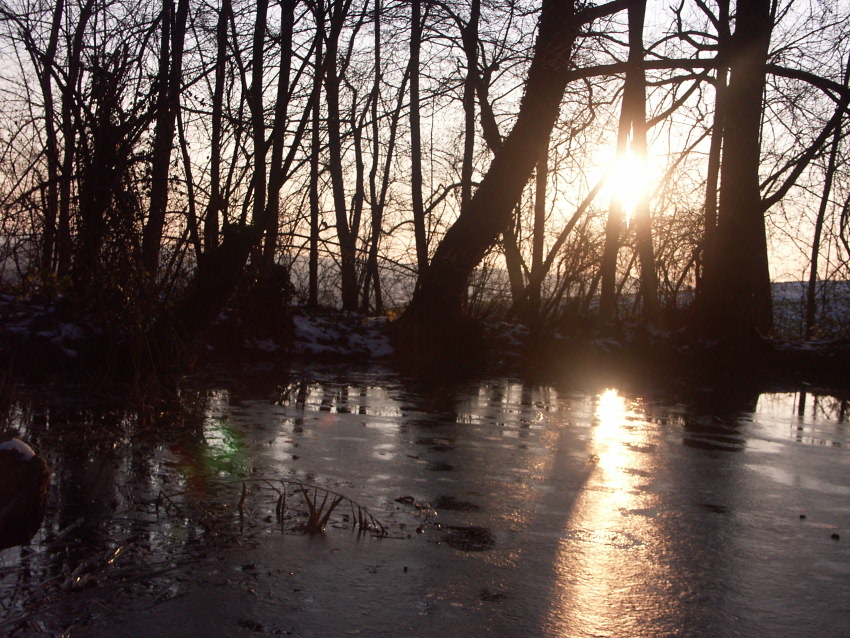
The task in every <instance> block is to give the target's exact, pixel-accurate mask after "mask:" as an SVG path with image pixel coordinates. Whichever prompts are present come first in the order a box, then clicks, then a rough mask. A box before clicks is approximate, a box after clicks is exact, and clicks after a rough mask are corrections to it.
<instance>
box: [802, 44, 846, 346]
mask: <svg viewBox="0 0 850 638" xmlns="http://www.w3.org/2000/svg"><path fill="white" fill-rule="evenodd" d="M848 85H850V58H848V59H847V67H846V68H845V69H844V86H845V87H846V86H848ZM840 142H841V121H840V120H839V122H838V124H837V125H836V127H835V131H834V133H833V135H832V145H831V146H830V149H829V158H828V159H827V163H826V174H825V176H824V182H823V192H822V193H821V198H820V206H819V207H818V215H817V218H816V219H815V233H814V237H813V238H812V253H811V254H812V257H811V264H810V267H809V283H808V285H807V287H806V323H805V336H806V338H807V339H811V338H812V336H813V335H814V332H815V319H816V315H817V303H816V292H817V282H818V257H819V255H820V242H821V234H822V233H823V223H824V219H825V218H826V209H827V207H828V206H829V195H830V193H831V192H832V181H833V179H834V178H835V167H836V163H837V159H838V145H839V143H840Z"/></svg>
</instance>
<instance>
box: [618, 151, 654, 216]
mask: <svg viewBox="0 0 850 638" xmlns="http://www.w3.org/2000/svg"><path fill="white" fill-rule="evenodd" d="M648 179H649V171H648V170H647V165H646V161H644V160H641V159H640V158H638V157H637V156H636V155H635V154H634V153H633V152H632V150H631V149H628V150H627V151H626V152H625V154H623V155H622V156H621V157H620V158H619V159H617V161H616V163H615V164H614V172H613V174H612V176H611V182H610V183H611V189H612V194H613V196H614V197H617V198H619V199H620V201H621V202H622V205H623V213H624V214H625V215H626V221H627V223H630V222H631V219H632V217H633V216H634V214H635V210H636V209H637V205H638V202H639V201H640V198H641V197H642V196H643V195H644V193H646V192H647V190H648V184H647V181H648Z"/></svg>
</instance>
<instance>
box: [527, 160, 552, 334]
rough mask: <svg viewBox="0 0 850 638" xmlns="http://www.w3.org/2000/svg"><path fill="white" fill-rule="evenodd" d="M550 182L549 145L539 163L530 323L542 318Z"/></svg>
mask: <svg viewBox="0 0 850 638" xmlns="http://www.w3.org/2000/svg"><path fill="white" fill-rule="evenodd" d="M548 181H549V146H548V145H547V146H546V148H545V149H544V151H543V153H542V154H541V157H540V161H538V162H537V176H536V180H535V191H534V235H533V236H532V239H531V276H530V277H529V278H528V279H529V280H528V286H529V289H528V316H527V319H528V320H529V321H532V322H533V321H536V320H538V319H539V318H540V290H541V288H542V284H543V277H542V276H541V272H540V271H541V270H542V269H543V250H544V248H545V245H544V244H545V241H544V240H545V232H546V186H547V182H548Z"/></svg>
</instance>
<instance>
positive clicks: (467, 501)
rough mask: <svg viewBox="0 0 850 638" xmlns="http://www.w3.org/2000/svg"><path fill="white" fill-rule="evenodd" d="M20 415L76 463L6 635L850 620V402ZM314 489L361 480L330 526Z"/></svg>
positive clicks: (444, 393) (594, 630)
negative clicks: (308, 526)
mask: <svg viewBox="0 0 850 638" xmlns="http://www.w3.org/2000/svg"><path fill="white" fill-rule="evenodd" d="M10 419H11V420H12V421H13V422H14V423H13V424H15V425H17V426H18V427H19V428H20V429H21V430H22V433H23V435H24V436H26V437H28V438H29V440H30V441H31V442H32V443H33V445H34V446H35V447H37V448H38V449H39V451H40V452H41V454H42V455H43V456H44V457H45V458H46V459H47V460H48V462H49V463H50V465H51V467H52V469H53V479H52V483H51V492H50V497H49V503H48V513H47V516H46V518H45V522H44V525H43V527H42V529H41V531H40V532H39V533H38V535H37V536H36V537H35V538H34V539H33V541H32V544H31V545H29V546H25V547H18V548H12V549H8V550H5V551H3V552H2V553H0V601H2V606H0V635H3V636H6V635H8V636H30V635H32V636H41V635H55V636H60V635H61V636H71V637H74V636H93V637H104V638H106V637H109V638H113V637H114V638H118V637H122V636H126V637H147V636H169V637H175V638H176V637H181V636H212V637H217V636H222V637H224V636H228V637H229V636H262V635H283V636H297V637H304V638H307V637H315V638H324V637H335V636H358V635H359V636H388V637H389V636H393V637H403V636H435V637H438V636H439V637H444V636H449V637H450V636H460V637H463V638H474V637H477V636H505V637H511V638H513V637H515V636H541V637H550V636H551V637H555V636H558V637H567V638H569V637H576V638H579V637H581V638H583V637H597V636H610V637H622V638H626V637H629V638H634V637H641V636H647V637H650V636H651V637H658V636H705V637H718V636H769V637H794V636H800V637H833V636H834V637H847V636H850V447H848V446H850V436H848V423H847V417H846V402H842V401H841V400H839V399H837V398H835V397H831V396H825V395H817V394H810V393H801V392H794V393H773V394H761V395H758V394H753V395H746V394H744V395H743V396H741V395H738V396H735V397H734V398H733V397H732V396H731V395H729V394H727V393H722V392H705V393H703V394H702V395H701V398H700V399H699V400H698V401H689V402H687V403H683V402H672V401H669V400H661V399H653V398H652V397H649V396H643V397H640V396H631V395H629V394H627V393H626V392H624V391H622V390H620V389H618V388H616V387H609V388H604V387H602V388H598V389H595V390H592V391H571V390H568V389H564V388H558V387H555V386H540V385H529V384H523V383H521V382H518V381H512V380H508V379H500V378H495V379H489V380H486V381H483V382H476V383H465V384H461V385H448V384H447V385H445V386H442V387H435V386H423V385H420V384H416V383H412V382H407V381H405V380H403V379H401V378H399V377H397V376H395V375H393V374H392V373H389V372H385V371H377V372H376V371H374V370H373V371H359V372H358V371H355V370H351V369H349V368H337V369H333V368H330V369H323V370H308V371H295V372H292V373H287V374H278V373H273V372H270V373H267V374H256V375H254V376H250V377H244V378H241V379H240V380H239V382H238V383H237V382H221V383H218V384H213V385H212V386H208V387H194V388H187V389H185V391H184V393H183V397H182V401H181V404H180V405H179V406H175V408H174V409H173V410H170V411H167V412H162V413H156V414H153V415H150V414H149V415H147V416H146V417H140V416H138V415H134V414H129V413H127V412H124V411H121V410H114V409H108V408H92V407H88V406H85V405H84V403H83V402H81V401H76V402H74V401H70V402H69V401H60V400H59V399H58V398H55V399H51V400H43V401H41V402H39V401H37V400H31V401H30V402H29V403H22V404H21V405H19V406H17V407H16V408H15V410H13V413H12V414H11V415H10ZM301 484H308V485H311V486H318V487H319V488H324V489H328V490H332V491H333V492H335V493H338V494H341V495H344V496H345V497H346V500H345V501H343V502H341V503H340V505H339V506H338V507H337V508H336V509H335V510H334V511H333V512H332V513H331V516H330V518H329V520H328V526H327V529H326V531H325V533H324V534H318V535H309V534H305V533H303V532H302V531H299V530H300V529H303V526H304V525H303V524H304V521H306V520H307V518H308V514H309V511H308V506H307V504H306V501H305V499H304V496H303V494H302V493H301V492H298V491H297V490H299V489H300V487H299V485H301ZM243 486H244V487H243ZM281 493H284V494H285V498H284V499H281V498H280V494H281ZM308 493H309V494H313V495H314V497H315V496H316V495H318V498H319V500H321V498H322V495H323V494H324V493H325V492H324V491H321V492H320V491H312V492H308ZM332 498H333V497H332ZM348 499H350V500H348ZM284 501H285V502H284ZM355 503H356V504H357V505H359V506H361V508H366V509H367V510H368V511H369V512H371V513H372V514H373V515H374V517H375V518H376V519H377V520H378V521H380V522H381V523H382V524H383V526H384V528H385V531H386V535H385V536H383V537H382V536H380V535H379V534H377V533H375V531H374V530H372V531H370V530H367V531H358V530H356V529H352V528H353V527H355V525H354V520H353V519H354V518H356V517H357V509H356V506H357V505H355ZM327 504H328V503H327V502H326V503H325V505H326V507H327ZM320 505H321V503H314V507H319V506H320ZM325 511H327V510H325ZM362 511H365V510H362ZM279 513H280V514H282V520H278V514H279Z"/></svg>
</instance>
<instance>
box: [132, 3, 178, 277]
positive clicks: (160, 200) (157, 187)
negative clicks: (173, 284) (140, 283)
mask: <svg viewBox="0 0 850 638" xmlns="http://www.w3.org/2000/svg"><path fill="white" fill-rule="evenodd" d="M172 14H173V18H172ZM188 16H189V0H179V2H178V4H177V11H176V13H174V2H173V0H165V1H164V2H163V10H162V48H161V50H160V71H159V78H158V80H157V82H158V84H159V87H158V88H159V94H158V97H157V100H158V104H157V122H156V133H155V136H154V150H153V161H152V164H151V196H150V211H149V214H148V221H147V223H146V224H145V227H144V231H143V233H142V264H143V266H144V268H145V271H146V272H147V273H148V276H150V277H151V278H153V277H155V276H156V271H157V268H158V266H159V251H160V247H161V244H162V233H163V229H164V227H165V211H166V208H167V206H168V169H169V166H170V164H171V150H172V148H173V147H174V130H175V127H176V123H177V109H179V108H180V86H181V83H182V79H183V45H184V41H185V36H186V22H187V19H188ZM172 22H173V24H172ZM172 26H173V30H172Z"/></svg>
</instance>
